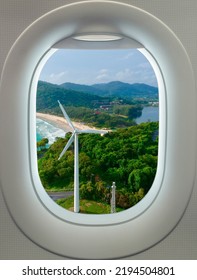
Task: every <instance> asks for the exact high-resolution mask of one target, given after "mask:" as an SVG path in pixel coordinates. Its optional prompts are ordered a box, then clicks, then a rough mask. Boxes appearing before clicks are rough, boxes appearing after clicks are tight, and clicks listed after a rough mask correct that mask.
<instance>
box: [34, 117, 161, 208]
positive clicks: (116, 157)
mask: <svg viewBox="0 0 197 280" xmlns="http://www.w3.org/2000/svg"><path fill="white" fill-rule="evenodd" d="M158 126H159V124H158V122H148V123H143V124H140V125H133V126H130V127H127V128H119V129H117V130H115V131H112V132H109V133H107V134H105V135H103V136H101V135H98V134H81V135H79V151H80V153H79V172H80V198H84V199H88V200H94V201H100V202H103V203H108V204H109V202H110V186H111V185H112V182H114V181H115V182H116V186H117V191H116V203H117V206H119V207H121V208H123V209H127V208H129V207H131V206H133V205H135V204H136V203H137V202H138V201H140V200H141V199H142V198H143V197H144V196H145V195H146V193H147V192H148V191H149V189H150V187H151V185H152V183H153V181H154V177H155V173H156V169H157V155H158V130H159V127H158ZM69 138H70V133H67V134H66V135H65V138H58V139H57V140H56V141H55V142H54V144H52V145H51V146H50V147H49V148H47V149H46V148H45V144H47V140H42V143H40V144H39V143H38V147H39V151H38V154H39V153H40V156H39V157H38V158H39V159H38V169H39V175H40V178H41V181H42V184H43V186H44V187H45V189H46V190H47V191H49V190H72V189H73V174H74V152H73V145H72V146H71V147H70V148H69V150H68V151H67V152H66V153H65V155H64V156H63V157H62V158H61V160H58V157H59V155H60V153H61V151H62V150H63V148H64V146H65V145H66V143H67V141H68V139H69Z"/></svg>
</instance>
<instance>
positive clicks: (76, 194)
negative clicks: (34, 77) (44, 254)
mask: <svg viewBox="0 0 197 280" xmlns="http://www.w3.org/2000/svg"><path fill="white" fill-rule="evenodd" d="M58 103H59V106H60V109H61V110H62V113H63V115H64V117H65V119H66V121H67V123H68V124H69V126H70V128H71V131H72V135H71V137H70V139H69V140H68V142H67V144H66V146H65V147H64V149H63V151H62V152H61V154H60V156H59V158H58V160H59V159H61V158H62V156H63V155H64V154H65V152H66V151H67V150H68V148H69V147H70V145H71V144H72V143H73V141H74V212H76V213H78V212H79V143H78V135H79V134H82V133H95V134H105V133H107V131H104V130H93V129H86V130H79V129H77V128H76V127H75V126H74V125H73V123H72V122H71V120H70V118H69V116H68V114H67V113H66V111H65V109H64V107H63V106H62V104H61V103H60V101H59V100H58Z"/></svg>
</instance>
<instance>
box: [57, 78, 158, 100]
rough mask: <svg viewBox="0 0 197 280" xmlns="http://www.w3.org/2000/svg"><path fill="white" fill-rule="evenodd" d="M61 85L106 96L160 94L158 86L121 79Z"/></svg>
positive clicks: (130, 96)
mask: <svg viewBox="0 0 197 280" xmlns="http://www.w3.org/2000/svg"><path fill="white" fill-rule="evenodd" d="M60 86H61V87H63V88H65V89H70V90H77V91H80V92H86V93H90V94H96V95H99V96H105V97H114V96H116V97H119V98H124V99H128V100H131V99H132V98H133V97H151V98H156V97H157V96H158V88H157V87H153V86H150V85H147V84H140V83H135V84H129V83H123V82H119V81H113V82H110V83H102V84H94V85H91V86H88V85H80V84H74V83H64V84H61V85H60Z"/></svg>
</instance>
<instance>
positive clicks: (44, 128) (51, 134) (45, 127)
mask: <svg viewBox="0 0 197 280" xmlns="http://www.w3.org/2000/svg"><path fill="white" fill-rule="evenodd" d="M65 134H66V132H65V131H64V130H63V129H60V128H59V127H56V126H54V125H52V124H50V123H48V122H46V121H43V120H41V119H39V118H37V119H36V136H37V141H40V140H41V139H42V138H48V140H49V145H51V144H53V143H54V142H55V140H56V138H57V137H61V138H64V137H65Z"/></svg>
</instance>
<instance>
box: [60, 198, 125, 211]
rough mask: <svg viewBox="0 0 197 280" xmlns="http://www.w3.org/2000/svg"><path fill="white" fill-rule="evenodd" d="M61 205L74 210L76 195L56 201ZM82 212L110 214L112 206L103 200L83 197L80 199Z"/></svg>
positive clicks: (117, 209)
mask: <svg viewBox="0 0 197 280" xmlns="http://www.w3.org/2000/svg"><path fill="white" fill-rule="evenodd" d="M56 203H57V204H58V205H60V206H61V207H63V208H65V209H67V210H69V211H73V208H74V197H73V196H70V197H68V198H64V199H58V200H57V201H56ZM122 210H124V209H121V208H116V212H120V211H122ZM80 213H85V214H110V213H111V206H110V205H108V204H104V203H101V202H96V201H92V200H86V199H81V200H80Z"/></svg>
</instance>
